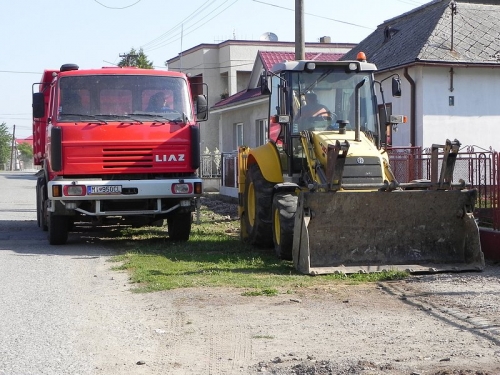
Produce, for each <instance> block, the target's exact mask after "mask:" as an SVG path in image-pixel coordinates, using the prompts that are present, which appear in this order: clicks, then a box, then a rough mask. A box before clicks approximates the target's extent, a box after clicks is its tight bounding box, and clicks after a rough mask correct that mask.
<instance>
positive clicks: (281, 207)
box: [272, 193, 298, 260]
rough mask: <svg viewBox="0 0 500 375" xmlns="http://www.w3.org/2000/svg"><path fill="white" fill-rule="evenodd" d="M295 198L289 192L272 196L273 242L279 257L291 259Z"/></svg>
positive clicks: (295, 207) (295, 208) (295, 209)
mask: <svg viewBox="0 0 500 375" xmlns="http://www.w3.org/2000/svg"><path fill="white" fill-rule="evenodd" d="M297 200H298V199H297V196H296V195H295V194H291V193H277V194H275V195H274V197H273V225H272V228H273V242H274V250H275V251H276V255H277V256H278V258H280V259H285V260H292V246H293V227H294V224H295V213H296V211H297Z"/></svg>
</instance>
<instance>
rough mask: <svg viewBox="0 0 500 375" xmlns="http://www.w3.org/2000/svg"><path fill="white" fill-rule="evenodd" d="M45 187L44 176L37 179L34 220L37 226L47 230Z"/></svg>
mask: <svg viewBox="0 0 500 375" xmlns="http://www.w3.org/2000/svg"><path fill="white" fill-rule="evenodd" d="M46 207H47V187H46V185H45V178H40V179H38V180H37V186H36V220H37V223H38V226H39V227H41V228H42V230H43V231H44V232H46V231H48V230H49V227H48V225H47V208H46Z"/></svg>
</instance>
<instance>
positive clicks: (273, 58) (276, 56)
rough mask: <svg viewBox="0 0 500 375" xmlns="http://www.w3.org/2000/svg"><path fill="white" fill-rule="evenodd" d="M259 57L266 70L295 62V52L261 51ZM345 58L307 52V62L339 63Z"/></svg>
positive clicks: (339, 55) (338, 55) (336, 54)
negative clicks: (282, 63)
mask: <svg viewBox="0 0 500 375" xmlns="http://www.w3.org/2000/svg"><path fill="white" fill-rule="evenodd" d="M259 56H260V58H261V60H262V63H263V64H264V69H265V70H269V69H271V68H272V67H273V65H274V64H277V63H280V62H283V61H292V60H295V52H272V51H259ZM342 56H344V54H343V53H330V52H306V56H305V57H306V58H305V59H306V60H316V61H337V60H340V58H341V57H342Z"/></svg>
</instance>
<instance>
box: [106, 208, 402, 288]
mask: <svg viewBox="0 0 500 375" xmlns="http://www.w3.org/2000/svg"><path fill="white" fill-rule="evenodd" d="M113 242H114V244H115V245H116V246H120V247H122V248H123V247H124V249H123V254H122V255H119V256H115V257H114V258H113V259H112V261H114V262H117V263H119V265H117V266H115V267H114V269H116V270H126V271H127V272H129V273H130V280H131V282H133V283H134V284H135V288H134V291H137V292H152V291H160V290H168V289H175V288H188V287H235V288H242V289H243V290H242V295H246V296H259V295H261V296H273V295H277V294H279V293H293V292H294V291H295V290H297V289H299V288H304V287H311V286H319V285H324V284H329V283H334V282H348V283H363V282H375V281H381V280H388V279H400V278H404V277H407V276H408V274H406V273H404V272H396V271H395V272H383V273H372V274H353V275H339V274H337V275H322V276H314V277H311V276H308V275H302V274H299V273H298V272H297V271H296V270H295V269H294V267H293V264H292V262H289V261H282V260H279V259H277V258H276V256H275V255H274V251H273V250H272V249H258V248H255V247H252V246H250V245H248V244H246V243H244V242H242V241H241V240H240V238H239V220H230V219H227V217H222V216H219V215H216V214H214V213H213V212H212V211H210V210H208V209H207V208H206V207H204V206H202V208H201V215H200V224H195V223H193V227H192V231H191V237H190V240H189V241H187V242H174V241H171V240H169V238H168V235H167V230H166V228H164V227H163V228H158V227H150V228H141V229H132V228H130V229H124V230H121V231H120V232H119V233H116V234H115V235H114V237H113ZM280 291H282V292H280Z"/></svg>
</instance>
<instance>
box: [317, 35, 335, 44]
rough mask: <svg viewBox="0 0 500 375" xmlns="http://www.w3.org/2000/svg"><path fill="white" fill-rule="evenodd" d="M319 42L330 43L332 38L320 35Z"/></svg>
mask: <svg viewBox="0 0 500 375" xmlns="http://www.w3.org/2000/svg"><path fill="white" fill-rule="evenodd" d="M319 42H320V43H331V42H332V38H330V37H329V36H322V37H321V38H319Z"/></svg>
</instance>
